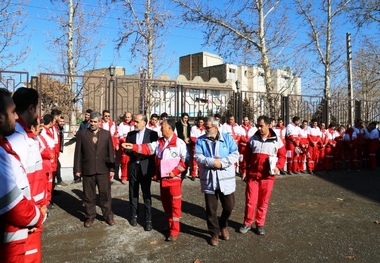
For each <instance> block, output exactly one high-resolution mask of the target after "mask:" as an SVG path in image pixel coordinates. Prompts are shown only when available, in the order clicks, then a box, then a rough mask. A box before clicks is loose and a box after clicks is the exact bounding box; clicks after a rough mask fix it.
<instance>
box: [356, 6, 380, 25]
mask: <svg viewBox="0 0 380 263" xmlns="http://www.w3.org/2000/svg"><path fill="white" fill-rule="evenodd" d="M349 15H350V18H351V21H353V22H354V23H356V24H357V25H358V26H359V27H362V26H364V25H368V24H371V23H375V24H377V25H380V1H379V0H357V1H352V2H351V3H350V14H349Z"/></svg>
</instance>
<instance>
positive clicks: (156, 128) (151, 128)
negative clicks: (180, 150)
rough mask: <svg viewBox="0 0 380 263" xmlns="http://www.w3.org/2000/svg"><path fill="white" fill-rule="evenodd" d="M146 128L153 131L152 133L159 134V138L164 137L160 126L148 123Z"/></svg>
mask: <svg viewBox="0 0 380 263" xmlns="http://www.w3.org/2000/svg"><path fill="white" fill-rule="evenodd" d="M146 128H148V129H150V130H152V131H155V132H157V134H158V138H161V137H162V132H161V125H160V124H158V123H157V124H154V125H153V124H151V123H150V122H148V124H147V125H146Z"/></svg>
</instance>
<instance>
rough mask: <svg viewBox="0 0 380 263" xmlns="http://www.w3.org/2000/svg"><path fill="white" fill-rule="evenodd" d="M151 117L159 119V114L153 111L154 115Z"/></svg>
mask: <svg viewBox="0 0 380 263" xmlns="http://www.w3.org/2000/svg"><path fill="white" fill-rule="evenodd" d="M150 118H151V119H152V118H157V119H158V114H156V113H153V114H152V115H150Z"/></svg>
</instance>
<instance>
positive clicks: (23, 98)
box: [12, 87, 39, 114]
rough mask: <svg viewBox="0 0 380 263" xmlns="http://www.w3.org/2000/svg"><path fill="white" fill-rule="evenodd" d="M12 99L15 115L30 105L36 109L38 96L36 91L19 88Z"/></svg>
mask: <svg viewBox="0 0 380 263" xmlns="http://www.w3.org/2000/svg"><path fill="white" fill-rule="evenodd" d="M12 98H13V102H14V103H15V104H16V112H17V114H22V113H24V112H25V111H26V110H27V109H28V108H29V106H30V105H33V106H34V107H36V108H37V105H38V99H39V96H38V92H37V90H35V89H29V88H25V87H21V88H18V89H17V90H16V91H15V93H13V96H12Z"/></svg>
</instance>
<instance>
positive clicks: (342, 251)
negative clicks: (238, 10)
mask: <svg viewBox="0 0 380 263" xmlns="http://www.w3.org/2000/svg"><path fill="white" fill-rule="evenodd" d="M236 180H237V190H236V193H235V194H236V205H235V210H234V212H233V214H232V216H231V218H230V222H229V232H230V236H231V237H230V240H229V241H223V240H221V241H220V242H219V246H217V247H212V246H210V245H209V244H208V241H209V238H210V236H209V234H208V231H207V226H206V220H205V210H204V197H203V194H201V193H200V185H199V181H198V179H197V180H196V181H194V182H193V181H191V180H189V179H186V180H184V182H183V194H182V197H183V203H182V218H181V234H180V236H179V238H178V239H177V241H176V242H167V241H165V237H166V234H167V233H165V232H164V231H163V229H164V228H165V225H166V220H165V215H164V212H163V209H162V205H161V202H160V199H159V195H160V194H159V184H158V183H156V182H152V194H153V211H152V212H153V230H152V231H150V232H145V231H144V229H143V226H144V219H143V214H142V213H141V214H140V215H139V218H138V226H137V227H132V226H130V225H129V223H128V221H127V218H129V204H128V185H122V184H121V183H120V182H118V181H114V183H113V184H112V196H113V204H112V205H113V211H114V213H115V221H116V225H115V226H112V227H110V226H108V225H107V224H105V222H104V221H102V217H101V211H100V209H99V208H98V210H97V211H98V215H99V216H98V220H96V221H95V223H94V225H93V226H92V227H91V228H85V227H83V220H84V214H83V211H84V209H83V206H82V202H81V198H82V185H81V184H71V185H69V186H67V187H61V188H57V190H56V191H55V194H54V197H53V199H54V202H55V208H54V209H53V210H52V211H51V213H50V216H49V218H48V219H47V221H46V222H45V224H44V226H45V230H44V232H43V234H42V242H43V248H42V250H43V251H42V252H43V262H49V263H50V262H204V263H206V262H350V261H357V262H380V253H379V251H380V170H377V171H364V172H363V171H362V172H358V171H338V172H329V173H318V174H315V175H307V174H301V175H293V176H280V177H278V178H277V180H276V182H275V186H274V190H273V193H272V198H271V201H270V206H269V212H268V215H267V221H266V226H265V230H266V235H265V236H258V235H256V234H255V233H254V231H249V232H248V233H246V234H240V233H239V232H238V229H239V227H240V225H241V223H242V221H243V216H244V202H245V198H244V188H245V184H244V182H242V181H240V178H239V177H236ZM141 202H142V200H141V198H140V206H141V209H140V211H143V209H142V204H141Z"/></svg>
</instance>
